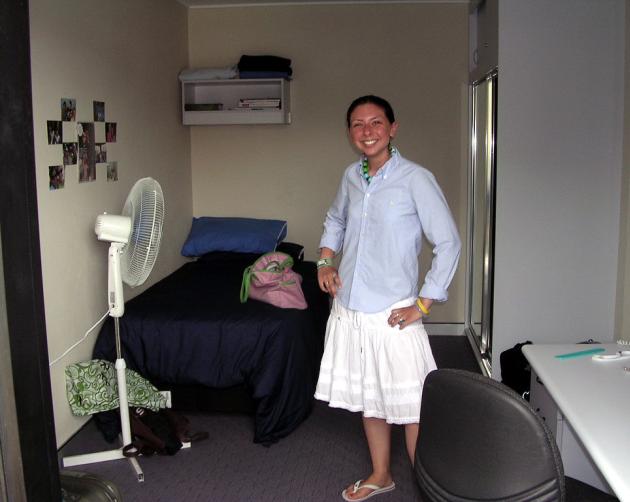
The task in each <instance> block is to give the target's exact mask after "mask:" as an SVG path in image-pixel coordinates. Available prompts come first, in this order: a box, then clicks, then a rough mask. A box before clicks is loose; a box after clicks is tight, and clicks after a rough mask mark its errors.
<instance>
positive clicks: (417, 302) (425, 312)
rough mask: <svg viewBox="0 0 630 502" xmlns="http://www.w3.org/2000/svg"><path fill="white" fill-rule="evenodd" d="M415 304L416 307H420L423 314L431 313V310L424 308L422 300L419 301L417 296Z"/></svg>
mask: <svg viewBox="0 0 630 502" xmlns="http://www.w3.org/2000/svg"><path fill="white" fill-rule="evenodd" d="M416 305H417V306H418V309H420V312H422V313H423V314H424V315H429V314H430V313H431V310H430V309H428V308H426V307H425V306H424V305H423V304H422V302H421V301H420V298H418V299H417V300H416Z"/></svg>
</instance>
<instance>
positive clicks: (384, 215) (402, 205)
mask: <svg viewBox="0 0 630 502" xmlns="http://www.w3.org/2000/svg"><path fill="white" fill-rule="evenodd" d="M376 206H377V207H376V208H375V209H376V214H375V217H376V218H377V219H380V220H382V221H383V222H384V223H386V224H387V223H393V222H397V223H400V222H401V219H402V220H404V219H405V218H406V217H409V216H413V215H415V209H414V207H413V205H412V204H411V203H410V201H408V200H405V198H402V197H396V196H393V197H384V198H382V199H380V200H379V201H378V203H377V204H376Z"/></svg>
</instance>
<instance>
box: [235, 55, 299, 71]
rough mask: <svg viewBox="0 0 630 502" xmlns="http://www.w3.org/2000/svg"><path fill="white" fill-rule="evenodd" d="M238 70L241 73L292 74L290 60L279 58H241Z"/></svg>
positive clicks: (245, 56)
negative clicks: (273, 72) (268, 72)
mask: <svg viewBox="0 0 630 502" xmlns="http://www.w3.org/2000/svg"><path fill="white" fill-rule="evenodd" d="M238 69H239V71H240V72H243V71H279V72H287V73H288V74H289V75H291V74H292V73H293V71H292V70H291V60H290V59H287V58H283V57H280V56H247V55H243V56H241V58H240V60H239V62H238Z"/></svg>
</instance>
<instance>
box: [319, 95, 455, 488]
mask: <svg viewBox="0 0 630 502" xmlns="http://www.w3.org/2000/svg"><path fill="white" fill-rule="evenodd" d="M346 121H347V125H348V135H349V139H350V141H351V143H352V145H353V146H354V147H355V149H356V150H357V151H358V152H359V153H360V155H361V156H360V159H359V161H358V162H355V163H353V164H351V165H350V166H349V167H348V168H346V170H345V172H344V174H343V178H342V181H341V184H340V187H339V190H338V192H337V196H336V197H335V200H334V201H333V203H332V205H331V207H330V209H329V210H328V213H327V215H326V220H325V222H324V234H323V236H322V238H321V241H320V260H319V261H318V263H317V267H318V273H317V275H318V281H319V286H320V288H321V289H322V291H325V292H327V293H329V294H330V295H331V297H332V298H333V304H332V310H331V315H330V318H329V321H328V326H327V332H326V346H325V348H324V355H323V357H322V362H321V366H320V373H319V381H318V384H317V390H316V392H315V397H316V398H317V399H321V400H323V401H328V402H329V404H330V406H331V407H335V408H344V409H346V410H349V411H354V412H361V413H362V414H363V426H364V429H365V434H366V437H367V439H368V444H369V449H370V455H371V458H372V474H371V475H370V476H368V477H365V478H363V479H361V480H360V481H357V482H356V483H353V484H351V485H349V486H348V487H347V488H346V489H345V490H343V492H342V497H343V498H344V499H345V500H365V499H367V498H369V497H372V496H374V495H378V494H381V493H385V492H389V491H391V490H393V489H394V488H395V486H396V485H395V483H394V481H393V479H392V475H391V472H390V465H389V463H390V448H391V444H390V443H391V425H392V424H400V425H404V428H405V440H406V444H407V452H408V455H409V458H410V460H411V461H413V457H414V451H415V445H416V440H417V437H418V430H419V419H420V399H421V396H422V386H423V382H424V379H425V377H426V375H427V374H428V373H429V372H430V371H432V370H434V369H435V368H436V364H435V361H434V359H433V354H432V352H431V348H430V346H429V342H428V336H427V333H426V331H425V329H424V326H423V324H422V318H423V317H424V316H427V315H428V314H429V312H430V309H431V305H432V304H433V302H434V301H445V300H446V299H447V297H448V295H447V288H448V286H449V284H450V282H451V279H452V278H453V274H454V272H455V268H456V266H457V262H458V259H459V252H460V240H459V236H458V234H457V229H456V228H455V223H454V221H453V218H452V215H451V213H450V210H449V208H448V205H447V203H446V200H445V198H444V195H443V194H442V191H441V189H440V187H439V186H438V184H437V182H436V180H435V177H434V176H433V175H432V174H431V173H430V172H429V171H428V170H426V169H424V168H423V167H421V166H419V165H417V164H415V163H413V162H411V161H409V160H407V159H405V158H404V157H402V155H401V154H400V153H399V152H398V149H397V148H395V147H394V146H393V145H392V144H391V141H392V140H393V139H394V137H395V135H396V132H397V131H398V123H397V122H396V119H395V116H394V111H393V109H392V107H391V106H390V104H389V103H388V102H387V101H386V100H385V99H383V98H380V97H378V96H373V95H368V96H362V97H360V98H357V99H355V100H354V101H353V102H352V104H351V105H350V107H349V108H348V111H347V114H346ZM423 236H424V237H426V238H427V240H428V241H429V242H430V243H431V244H432V245H433V247H434V249H433V253H434V258H433V262H432V265H431V269H430V270H429V271H428V272H427V274H426V276H425V278H424V281H421V282H423V284H422V287H421V288H418V280H419V270H418V255H419V254H420V251H421V246H422V241H423ZM340 253H341V254H342V255H343V256H342V258H341V262H340V264H339V270H337V268H336V267H335V265H334V261H333V258H334V257H335V255H337V254H340Z"/></svg>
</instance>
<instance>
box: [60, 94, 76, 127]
mask: <svg viewBox="0 0 630 502" xmlns="http://www.w3.org/2000/svg"><path fill="white" fill-rule="evenodd" d="M76 117H77V100H76V99H72V98H61V120H63V121H64V122H74V120H75V119H76Z"/></svg>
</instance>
